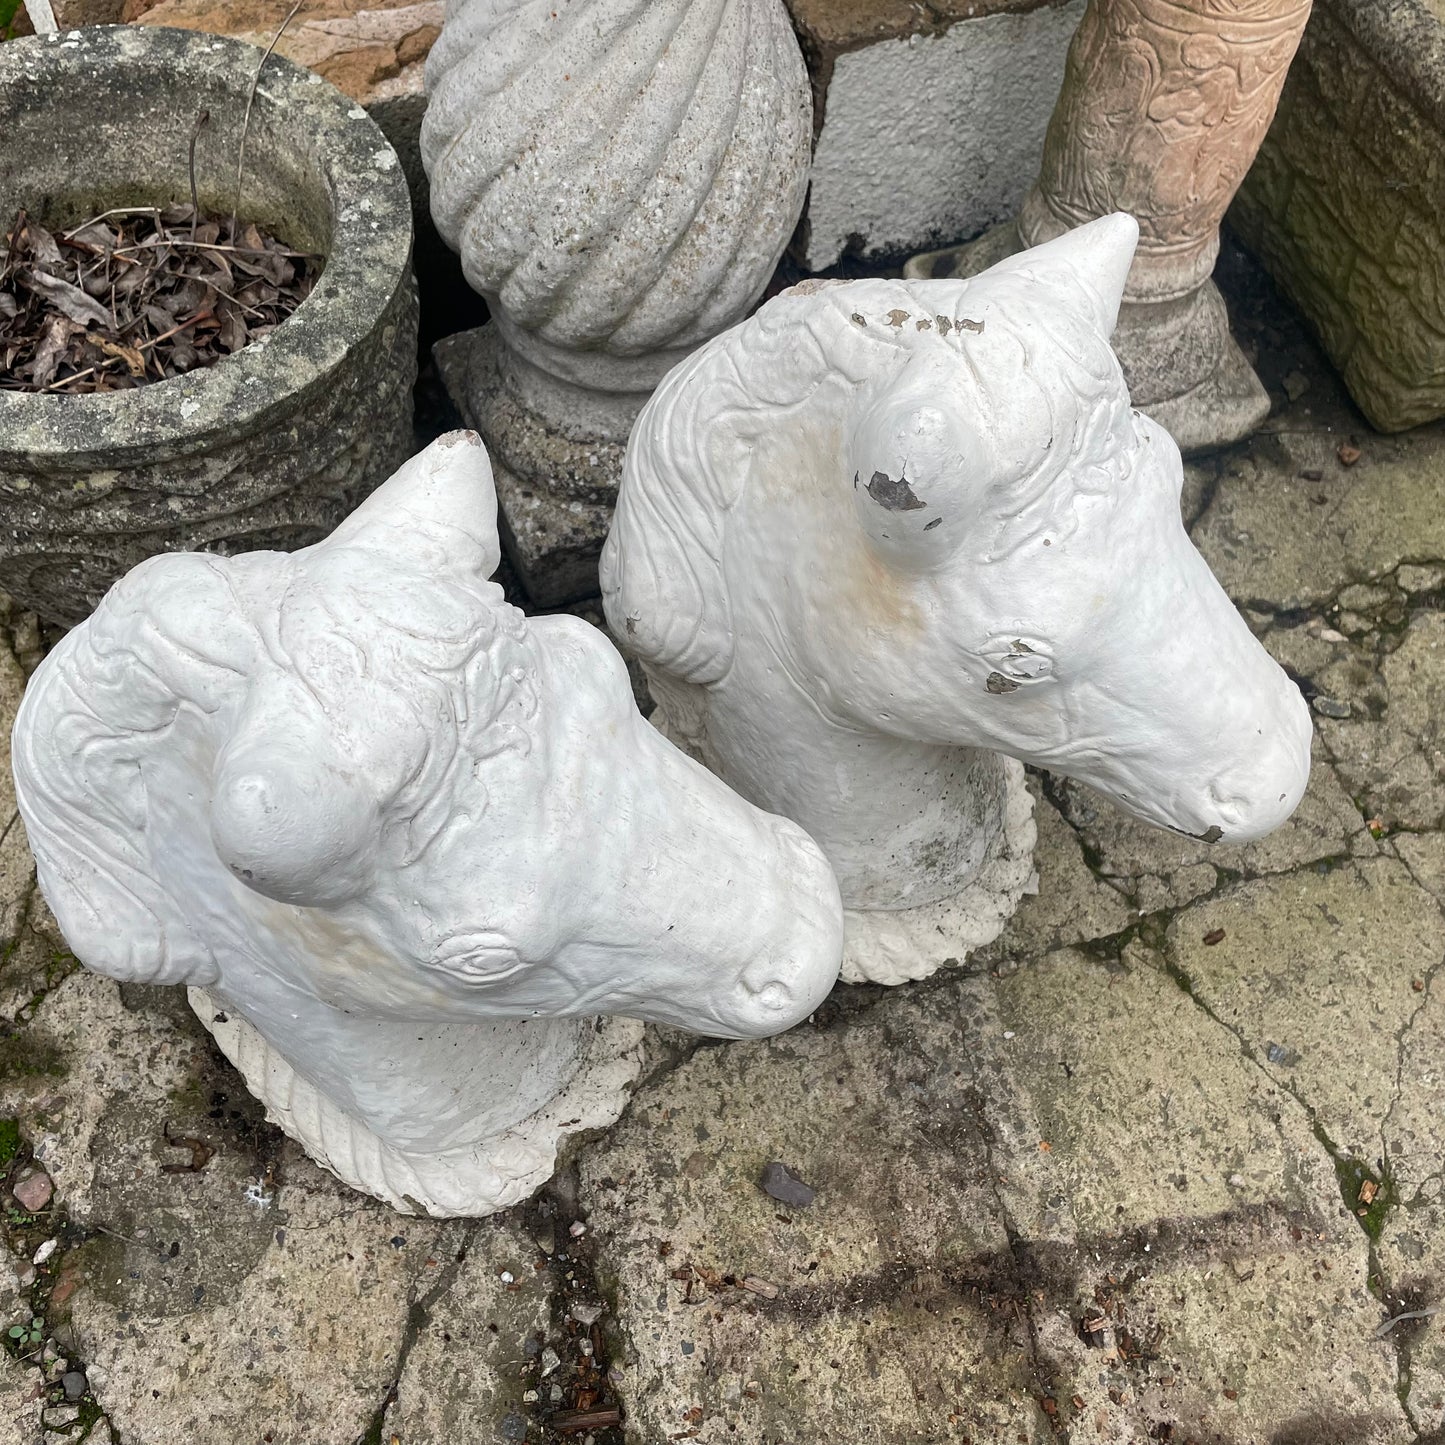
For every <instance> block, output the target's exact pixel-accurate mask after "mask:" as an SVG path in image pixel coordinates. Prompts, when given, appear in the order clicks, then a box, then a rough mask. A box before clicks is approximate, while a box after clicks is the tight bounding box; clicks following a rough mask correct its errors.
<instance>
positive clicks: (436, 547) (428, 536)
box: [321, 431, 502, 581]
mask: <svg viewBox="0 0 1445 1445" xmlns="http://www.w3.org/2000/svg"><path fill="white" fill-rule="evenodd" d="M321 545H322V546H333V545H335V546H344V547H363V548H366V549H367V550H369V551H384V552H386V553H387V554H388V555H389V556H392V557H399V558H404V559H408V560H410V561H413V562H415V563H416V565H417V566H418V568H420V569H421V570H422V571H425V572H428V573H430V574H433V575H440V576H449V577H453V578H456V579H458V580H468V579H471V580H475V579H477V578H478V577H480V579H481V580H483V581H485V580H486V579H487V578H488V577H490V576H491V575H492V574H493V573H494V572H495V571H496V570H497V565H498V563H499V562H500V561H501V560H502V549H501V543H500V541H499V539H498V536H497V489H496V485H495V483H494V482H493V480H492V464H491V461H490V460H489V458H488V457H487V449H486V447H484V446H483V445H482V439H481V437H479V436H478V435H477V434H476V432H473V431H454V432H448V433H447V434H446V435H445V436H442V437H438V438H437V440H436V441H434V442H433V443H432V444H431V445H430V446H429V447H427V448H426V449H425V450H424V451H421V452H418V453H417V455H416V456H414V457H412V458H411V459H410V460H409V461H407V462H405V463H403V464H402V466H401V467H400V468H398V470H397V471H395V472H394V473H393V474H392V475H391V476H390V477H389V478H388V479H387V480H386V481H384V482H383V483H382V484H381V485H380V486H379V487H378V488H377V489H376V490H375V491H374V492H373V493H372V494H371V495H370V496H369V497H368V498H367V499H366V500H365V501H364V502H363V503H362V504H361V505H360V506H359V507H358V508H357V509H356V510H355V511H354V512H353V513H352V514H351V515H350V516H349V517H347V519H346V520H345V521H344V522H342V524H341V525H340V526H339V527H338V528H337V529H336V530H335V531H334V532H333V533H332V534H331V536H330V537H328V538H327V539H326V541H325V542H323V543H322V544H321Z"/></svg>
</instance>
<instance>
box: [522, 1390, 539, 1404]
mask: <svg viewBox="0 0 1445 1445" xmlns="http://www.w3.org/2000/svg"><path fill="white" fill-rule="evenodd" d="M541 1398H542V1397H541V1396H540V1395H539V1394H538V1393H537V1392H536V1391H535V1390H523V1391H522V1403H523V1404H524V1405H535V1404H536V1403H537V1401H538V1400H540V1399H541Z"/></svg>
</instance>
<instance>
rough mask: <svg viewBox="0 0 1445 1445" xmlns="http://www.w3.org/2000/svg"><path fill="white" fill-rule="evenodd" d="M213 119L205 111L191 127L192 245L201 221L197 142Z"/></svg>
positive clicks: (187, 162)
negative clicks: (197, 188) (206, 125)
mask: <svg viewBox="0 0 1445 1445" xmlns="http://www.w3.org/2000/svg"><path fill="white" fill-rule="evenodd" d="M210 118H211V112H210V111H208V110H203V111H202V112H201V113H200V115H198V116H197V117H196V123H195V125H194V126H192V127H191V151H190V155H189V157H188V158H187V161H186V168H187V171H188V173H189V175H190V178H191V244H192V245H195V243H196V225H197V223H198V222H199V221H200V219H201V202H200V197H199V196H198V195H197V194H196V140H197V139H198V137H199V136H200V134H201V129H202V127H203V126H204V125H205V124H206V122H207V121H208V120H210Z"/></svg>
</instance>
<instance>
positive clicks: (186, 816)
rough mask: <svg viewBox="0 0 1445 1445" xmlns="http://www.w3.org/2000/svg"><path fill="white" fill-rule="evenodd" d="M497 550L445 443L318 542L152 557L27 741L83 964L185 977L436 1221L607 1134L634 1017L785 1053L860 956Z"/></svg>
mask: <svg viewBox="0 0 1445 1445" xmlns="http://www.w3.org/2000/svg"><path fill="white" fill-rule="evenodd" d="M498 555H499V554H498V543H497V529H496V502H495V494H494V492H493V489H492V477H491V469H490V466H489V464H488V461H487V457H486V453H485V451H484V450H483V448H482V446H481V443H480V441H479V440H478V439H477V438H476V437H475V436H474V435H472V434H470V433H453V434H452V435H450V436H447V437H443V438H442V439H441V440H439V441H438V442H436V443H434V444H433V445H432V446H431V447H430V448H428V449H427V450H426V451H425V452H423V453H422V454H421V455H420V456H418V457H415V458H413V460H412V461H410V462H409V463H408V464H407V465H406V466H404V467H403V468H402V469H401V470H400V471H399V472H398V473H397V474H396V475H395V476H394V477H392V479H391V480H390V481H389V482H387V483H386V484H385V485H384V486H382V487H381V488H380V489H379V490H378V491H376V492H375V493H374V494H373V495H372V496H371V497H370V498H369V499H368V500H367V501H366V502H365V503H363V505H362V506H361V507H360V508H359V509H358V510H357V511H356V512H355V513H353V514H352V515H351V516H350V517H349V518H348V519H347V520H346V521H345V522H343V523H342V525H341V526H340V527H339V528H337V530H336V531H335V532H334V533H333V534H332V535H331V536H330V537H329V538H328V539H327V540H326V541H324V542H322V543H320V544H318V545H317V546H314V547H309V548H307V549H305V550H303V551H300V552H295V553H291V554H282V553H270V552H260V553H253V554H250V555H247V556H241V557H236V558H233V559H225V558H221V557H217V556H211V555H207V554H200V553H191V554H176V555H168V556H161V557H155V558H152V559H151V560H149V561H148V562H146V563H144V564H142V565H141V566H140V567H138V568H136V569H135V571H133V572H132V573H131V574H130V575H129V576H128V577H126V578H125V579H124V580H122V581H121V582H120V583H118V584H117V585H116V586H115V587H114V588H113V589H112V590H111V592H110V593H109V594H108V596H107V597H106V598H105V600H104V601H103V602H102V604H101V606H100V608H99V609H98V610H97V611H96V613H95V614H94V616H93V617H91V618H90V620H89V621H87V622H86V623H84V624H82V625H81V626H80V627H78V628H76V629H75V630H74V631H73V632H71V633H70V634H69V635H68V636H67V637H66V638H65V639H64V641H63V642H61V643H60V645H59V646H58V647H57V648H56V649H55V650H54V651H53V652H52V653H51V655H50V656H49V657H48V658H47V659H46V661H45V662H44V663H43V664H42V666H41V667H40V669H39V671H38V672H37V673H36V675H35V677H34V679H33V681H32V682H31V684H30V687H29V689H28V690H27V692H26V695H25V699H24V703H23V705H22V707H21V709H20V713H19V717H18V719H17V721H16V725H15V737H14V766H15V775H16V782H17V788H18V796H19V801H20V808H21V812H22V814H23V816H24V819H25V823H26V827H27V829H28V830H29V836H30V841H31V844H32V846H33V848H34V852H35V855H36V860H37V865H38V868H39V878H40V884H41V887H42V889H43V890H44V893H45V895H46V897H47V899H48V900H49V902H50V904H51V906H52V908H53V909H54V911H55V914H56V917H57V919H58V921H59V923H60V926H61V928H62V930H63V931H64V933H65V935H66V938H67V939H68V940H69V942H70V944H71V946H72V947H73V949H74V950H75V953H76V955H77V956H78V957H79V958H80V959H81V961H82V962H84V963H86V964H88V965H89V966H90V967H91V968H93V969H96V970H97V971H99V972H101V973H104V974H108V975H110V976H111V977H113V978H118V979H123V980H139V981H144V982H153V983H186V984H189V985H191V986H192V988H193V990H195V992H193V994H192V1001H193V1003H195V1004H196V1007H197V1011H198V1013H200V1015H201V1017H202V1019H203V1021H205V1022H206V1023H207V1025H208V1027H211V1028H212V1031H213V1032H214V1033H215V1034H216V1036H217V1038H218V1039H219V1040H220V1042H221V1044H222V1047H223V1048H225V1049H226V1051H227V1052H228V1053H230V1054H231V1055H232V1057H233V1058H234V1059H235V1060H236V1062H238V1064H239V1065H240V1066H241V1068H242V1071H243V1072H244V1073H246V1075H247V1077H248V1083H250V1084H251V1085H252V1087H253V1090H254V1091H255V1092H257V1093H259V1094H260V1095H261V1097H262V1098H263V1099H264V1100H265V1101H266V1103H267V1105H268V1107H269V1108H270V1110H271V1112H272V1114H273V1117H276V1118H277V1119H278V1121H279V1122H281V1123H282V1124H283V1126H284V1127H286V1128H287V1129H288V1130H289V1131H290V1132H292V1133H294V1134H295V1135H296V1136H297V1137H298V1138H300V1139H301V1140H302V1142H303V1143H304V1144H305V1145H306V1146H307V1148H308V1149H309V1150H310V1151H311V1152H312V1153H313V1154H314V1155H315V1156H316V1157H318V1158H319V1159H321V1160H322V1161H323V1162H325V1163H328V1164H330V1165H331V1166H332V1167H333V1168H334V1169H335V1170H336V1172H338V1173H340V1174H341V1175H342V1176H343V1177H344V1178H346V1179H347V1180H348V1182H351V1183H353V1184H355V1185H357V1186H358V1187H360V1188H363V1189H367V1190H369V1191H370V1192H372V1193H375V1194H378V1195H380V1196H381V1197H383V1198H387V1199H389V1200H391V1201H392V1202H393V1203H395V1204H397V1205H398V1206H399V1207H402V1208H408V1209H414V1208H424V1209H428V1210H430V1211H431V1212H433V1213H483V1212H486V1211H487V1210H490V1209H494V1208H500V1207H502V1206H503V1205H505V1204H509V1203H512V1202H514V1201H515V1200H516V1199H518V1198H522V1197H525V1195H526V1194H527V1193H529V1192H530V1191H531V1189H533V1188H535V1187H536V1185H537V1184H539V1183H540V1182H542V1180H544V1179H545V1178H546V1177H547V1175H548V1174H549V1173H550V1172H551V1169H552V1167H553V1163H554V1157H555V1152H556V1147H557V1141H558V1139H559V1138H560V1137H561V1136H562V1135H564V1134H565V1133H567V1132H569V1131H574V1130H576V1129H578V1128H582V1127H588V1126H594V1127H595V1126H596V1125H598V1124H599V1123H606V1122H610V1121H611V1119H612V1118H614V1117H615V1116H616V1114H617V1112H618V1111H619V1110H620V1109H621V1107H622V1104H623V1102H624V1101H625V1099H626V1096H627V1085H628V1084H629V1083H630V1082H631V1079H632V1077H633V1075H634V1074H635V1071H636V1068H637V1061H638V1060H637V1048H636V1046H637V1041H638V1034H639V1032H640V1024H635V1023H628V1022H625V1021H621V1020H614V1021H612V1022H610V1023H608V1024H606V1025H598V1024H597V1023H595V1022H594V1021H593V1020H594V1019H595V1018H596V1017H597V1016H599V1015H612V1014H616V1015H624V1016H626V1019H627V1020H641V1019H652V1020H656V1021H658V1022H662V1023H668V1024H674V1025H678V1026H680V1027H683V1028H687V1029H691V1030H694V1031H698V1032H706V1033H711V1034H718V1035H723V1036H728V1037H741V1036H758V1035H763V1034H768V1033H772V1032H775V1031H777V1030H779V1029H783V1028H786V1027H788V1026H789V1025H791V1024H793V1023H795V1022H796V1021H797V1020H799V1019H800V1018H802V1017H804V1016H806V1015H807V1014H808V1013H809V1012H810V1011H811V1010H812V1009H813V1008H814V1007H815V1006H816V1005H817V1003H818V1002H819V1001H820V1000H821V999H822V998H823V997H824V995H826V993H827V991H828V989H829V987H830V986H831V984H832V982H833V980H834V978H835V977H836V974H837V967H838V960H839V957H840V954H841V950H842V912H841V907H840V904H839V898H838V893H837V886H836V883H835V882H834V880H833V877H832V873H831V870H830V869H829V867H828V864H827V863H826V861H825V860H824V858H823V856H822V855H821V853H820V852H819V851H818V849H817V847H816V846H815V845H814V844H813V843H812V841H811V840H810V839H809V838H808V837H807V836H806V835H805V834H804V833H803V832H802V830H801V829H800V828H798V827H797V826H795V825H794V824H792V823H789V822H785V821H783V820H782V819H779V818H774V817H769V816H768V815H766V814H764V813H762V812H760V811H759V810H758V809H756V808H754V807H752V806H751V805H749V804H747V803H745V802H744V801H742V800H741V799H740V798H738V797H737V796H736V795H735V794H734V793H732V792H731V791H730V790H729V789H728V788H727V787H726V786H725V785H724V784H723V783H721V782H720V781H719V780H718V779H717V778H715V777H714V776H712V775H711V774H710V773H708V772H707V771H706V770H705V769H704V768H702V767H699V766H698V765H697V764H696V763H694V762H692V761H691V760H690V759H688V758H687V757H685V756H684V755H683V754H681V753H680V752H678V751H677V749H675V748H674V747H672V745H671V744H669V743H667V742H666V741H665V740H664V739H663V738H662V737H661V736H660V735H659V734H658V733H657V732H656V731H655V730H654V729H653V728H651V727H650V726H648V724H647V723H646V722H644V720H643V719H642V717H641V716H640V715H639V714H638V712H637V710H636V708H635V706H634V703H633V699H632V692H631V688H630V686H629V683H628V678H627V672H626V669H625V667H624V666H623V663H622V661H621V659H620V658H619V657H618V655H617V653H616V651H615V650H614V649H613V648H612V646H611V644H610V643H608V642H607V641H606V640H605V638H604V637H603V635H602V634H601V633H600V632H598V631H597V630H595V629H594V628H592V627H590V626H589V625H588V624H587V623H585V622H582V621H580V620H578V619H576V618H573V617H566V616H561V617H545V618H537V619H531V620H528V619H526V618H524V617H523V615H522V614H521V613H520V612H518V611H517V610H516V609H515V608H513V607H511V606H509V605H507V603H506V602H505V600H504V599H503V595H502V591H501V589H500V588H499V587H498V586H497V585H496V584H494V583H492V582H489V581H488V580H487V579H488V578H489V577H490V575H491V573H492V572H493V570H494V569H495V567H496V565H497V562H498ZM201 991H203V992H201Z"/></svg>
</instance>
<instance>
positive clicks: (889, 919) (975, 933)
mask: <svg viewBox="0 0 1445 1445" xmlns="http://www.w3.org/2000/svg"><path fill="white" fill-rule="evenodd" d="M643 670H644V671H645V672H646V673H647V678H648V682H649V685H650V688H651V692H652V695H653V698H654V699H655V700H656V703H657V706H656V708H655V709H654V710H653V713H652V716H651V718H650V719H649V720H650V721H651V723H652V725H653V727H655V728H656V729H657V730H658V731H659V732H660V733H661V734H662V735H663V737H665V738H666V739H667V740H668V741H669V742H670V743H672V744H673V745H674V746H676V747H678V748H681V749H682V751H683V752H685V753H686V754H687V755H688V756H689V757H690V758H692V759H693V760H694V761H695V762H699V763H701V764H702V765H703V766H704V767H709V763H708V760H707V758H706V756H705V755H704V746H703V742H702V733H701V729H702V727H703V719H702V715H701V713H698V714H696V715H693V716H691V717H689V716H688V709H689V704H690V703H691V702H694V701H697V700H698V699H699V695H700V690H699V689H694V688H692V687H691V686H690V685H689V684H686V683H677V682H675V681H674V680H672V679H668V678H667V677H666V676H665V675H658V674H656V673H654V672H653V671H652V670H651V669H649V668H647V667H646V665H645V664H644V669H643ZM1002 762H1003V766H1004V773H1005V786H1006V787H1007V795H1006V798H1005V802H1004V810H1003V826H1002V828H1001V829H1000V830H999V833H998V836H997V837H995V838H994V839H993V840H992V841H991V843H990V845H989V847H988V849H987V851H986V852H985V854H984V859H983V862H982V863H981V864H980V866H979V868H978V871H977V872H976V873H975V874H974V876H973V877H972V879H970V880H969V882H968V884H967V885H966V886H965V887H963V888H961V889H959V891H958V892H957V893H954V894H952V895H951V896H949V897H948V898H942V899H940V900H939V901H938V902H936V903H928V904H924V905H923V906H922V907H919V908H900V909H892V910H888V909H861V908H847V907H845V908H844V909H843V922H844V935H843V967H842V970H841V972H840V974H839V977H840V978H841V979H842V981H843V982H844V983H882V984H895V983H908V982H909V981H911V980H913V979H919V978H927V977H928V976H929V975H930V974H933V973H937V972H938V970H939V969H940V968H942V967H943V966H944V965H945V964H958V963H962V962H963V960H964V959H965V958H967V957H968V955H969V954H970V953H972V952H973V951H974V950H975V949H977V948H982V947H983V946H984V944H986V943H992V942H993V940H994V939H995V938H997V937H998V936H999V934H1000V933H1002V932H1003V927H1004V924H1006V923H1007V922H1008V920H1009V919H1010V918H1011V917H1012V916H1013V913H1014V910H1015V909H1016V908H1017V907H1018V906H1019V904H1020V902H1022V900H1023V898H1024V896H1025V895H1026V894H1029V893H1037V892H1038V888H1039V875H1038V870H1037V869H1036V868H1035V867H1034V845H1035V844H1036V843H1037V842H1038V828H1037V826H1036V825H1035V823H1034V800H1033V795H1032V794H1031V793H1030V792H1029V790H1028V788H1027V787H1026V786H1025V784H1024V767H1023V764H1022V763H1020V762H1019V761H1018V760H1017V759H1015V758H1007V757H1006V758H1004V759H1002Z"/></svg>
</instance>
